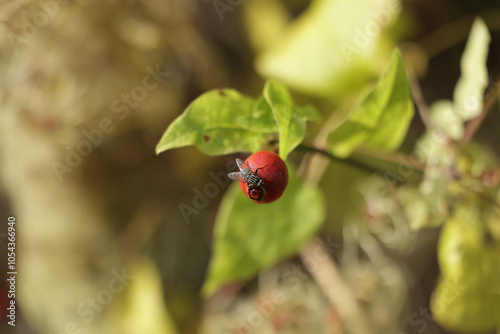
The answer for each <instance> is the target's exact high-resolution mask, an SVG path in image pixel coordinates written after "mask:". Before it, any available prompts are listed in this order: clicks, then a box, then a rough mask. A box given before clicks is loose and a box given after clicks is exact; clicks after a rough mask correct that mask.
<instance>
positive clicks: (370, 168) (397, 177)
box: [297, 144, 422, 183]
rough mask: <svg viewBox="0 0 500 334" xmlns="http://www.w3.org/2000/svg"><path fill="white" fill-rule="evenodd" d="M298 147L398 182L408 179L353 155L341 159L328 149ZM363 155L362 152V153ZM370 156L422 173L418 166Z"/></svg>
mask: <svg viewBox="0 0 500 334" xmlns="http://www.w3.org/2000/svg"><path fill="white" fill-rule="evenodd" d="M297 148H298V149H300V150H304V151H308V152H314V153H318V154H321V155H323V156H325V157H327V158H328V159H330V160H332V161H337V162H341V163H345V164H349V165H351V166H354V167H356V168H358V169H361V170H364V171H367V172H370V173H377V174H379V175H381V176H384V177H389V178H391V179H394V180H395V181H397V182H399V183H405V182H407V181H408V179H407V178H406V177H403V176H401V175H400V174H399V175H398V173H394V172H390V171H388V170H386V169H383V168H381V167H378V166H374V165H370V164H367V163H365V162H363V161H360V160H358V159H356V158H355V155H353V156H351V157H347V158H345V159H341V158H339V157H336V156H335V155H333V154H332V153H330V152H328V151H325V150H322V149H320V148H317V147H312V146H307V145H302V144H301V145H299V146H297ZM359 155H360V154H357V156H359ZM363 155H364V154H363ZM364 156H367V155H364ZM370 158H377V159H380V160H382V161H384V162H385V163H390V164H393V165H394V164H398V166H399V165H404V166H405V167H406V168H410V169H412V170H416V171H418V172H419V173H420V175H421V173H422V170H421V168H420V166H410V165H408V164H403V163H402V162H399V163H398V162H396V161H392V160H389V159H385V158H381V157H375V156H370Z"/></svg>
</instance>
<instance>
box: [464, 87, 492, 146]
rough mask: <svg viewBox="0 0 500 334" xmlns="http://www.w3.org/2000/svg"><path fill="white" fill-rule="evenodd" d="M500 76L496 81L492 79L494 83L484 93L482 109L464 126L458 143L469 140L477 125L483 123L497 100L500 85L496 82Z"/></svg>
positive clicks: (477, 127)
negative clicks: (486, 92)
mask: <svg viewBox="0 0 500 334" xmlns="http://www.w3.org/2000/svg"><path fill="white" fill-rule="evenodd" d="M499 79H500V78H497V81H494V84H493V85H492V87H491V88H490V90H489V91H488V94H487V95H486V97H485V99H484V104H483V110H482V111H481V113H480V114H479V116H477V117H476V118H474V119H472V120H471V121H470V122H469V123H467V125H466V126H465V130H464V136H463V138H462V140H461V141H460V144H462V145H465V144H467V143H468V142H469V140H471V138H472V137H473V136H474V134H475V133H476V132H477V130H479V127H480V126H481V124H482V123H483V121H484V119H485V118H486V116H487V115H488V113H489V111H490V110H491V108H492V107H493V105H494V103H495V102H496V101H497V100H498V96H499V94H500V89H499V88H500V85H499V84H497V82H498V80H499Z"/></svg>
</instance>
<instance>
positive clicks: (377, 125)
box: [328, 50, 414, 158]
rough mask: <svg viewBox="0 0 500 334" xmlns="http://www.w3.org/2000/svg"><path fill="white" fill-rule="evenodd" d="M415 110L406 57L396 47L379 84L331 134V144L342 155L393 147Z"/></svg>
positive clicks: (398, 142)
mask: <svg viewBox="0 0 500 334" xmlns="http://www.w3.org/2000/svg"><path fill="white" fill-rule="evenodd" d="M413 113H414V111H413V103H412V99H411V96H410V89H409V85H408V78H407V76H406V70H405V67H404V61H403V57H402V56H401V53H400V52H399V51H398V50H395V51H394V53H393V55H392V60H391V63H390V65H389V67H388V69H387V70H386V71H385V73H384V74H383V75H382V76H381V78H380V79H379V81H378V83H377V85H376V86H375V87H374V88H373V90H372V91H371V92H370V93H369V94H368V95H367V96H366V97H365V98H364V100H363V101H362V102H361V105H360V106H359V107H358V108H357V109H356V110H355V111H354V112H353V113H352V115H351V116H350V118H349V119H348V120H347V121H346V122H345V123H344V124H342V125H341V126H339V127H338V128H337V129H336V130H334V131H333V132H332V133H331V134H330V135H329V137H328V147H329V148H330V150H331V151H332V153H333V154H335V155H336V156H338V157H342V158H343V157H347V156H348V155H350V154H351V153H352V152H353V151H354V150H355V149H356V148H358V147H360V146H365V147H372V148H377V149H381V150H387V151H390V150H394V149H396V148H397V147H399V145H400V144H401V142H402V141H403V139H404V137H405V135H406V131H407V129H408V126H409V125H410V121H411V119H412V117H413Z"/></svg>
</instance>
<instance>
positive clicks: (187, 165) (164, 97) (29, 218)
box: [0, 0, 500, 334]
mask: <svg viewBox="0 0 500 334" xmlns="http://www.w3.org/2000/svg"><path fill="white" fill-rule="evenodd" d="M327 2H329V1H327V0H323V1H317V2H316V3H315V4H312V3H311V1H307V0H282V1H278V0H273V1H264V0H247V1H229V0H227V1H226V0H220V1H219V0H217V1H209V0H163V1H155V0H142V1H141V0H126V1H120V0H107V1H97V0H88V1H83V0H82V1H80V0H65V1H63V0H39V1H30V0H24V1H23V0H3V1H0V21H1V23H2V24H1V25H0V73H1V75H0V80H1V83H0V84H1V86H0V87H1V89H0V128H1V131H0V155H1V158H0V180H1V183H0V192H1V193H0V212H1V213H2V215H0V219H1V220H3V222H2V227H1V229H0V249H1V252H0V254H2V255H1V256H0V268H2V269H1V270H0V273H1V274H0V275H1V277H2V279H1V281H0V315H1V317H0V332H1V333H44V334H48V333H53V334H56V333H58V334H59V333H234V334H237V333H238V334H240V333H349V332H350V331H349V328H345V327H344V326H343V322H342V319H341V318H340V317H339V315H338V312H337V311H336V309H335V308H333V307H332V306H331V305H329V303H328V300H327V299H326V297H325V296H324V293H323V292H322V291H321V289H320V288H319V287H318V286H317V285H316V283H315V281H314V279H313V278H311V276H310V275H309V273H308V272H307V270H306V269H305V267H303V266H302V263H301V260H300V258H299V257H295V258H291V259H287V260H284V261H283V262H282V263H279V264H276V265H275V266H274V267H272V268H268V269H266V270H264V271H262V272H261V273H260V274H259V275H258V277H255V278H254V279H253V280H251V281H250V282H248V283H247V284H246V285H244V286H243V285H235V286H228V287H227V288H225V289H223V291H221V292H220V293H218V294H217V296H215V297H213V298H210V299H208V300H204V299H202V298H201V297H200V293H199V291H200V288H201V286H202V284H203V281H204V278H205V275H206V269H207V266H208V263H209V259H210V249H211V233H212V228H213V223H214V219H215V216H216V213H217V208H218V206H219V203H220V200H221V198H222V196H223V193H224V191H225V188H224V187H221V189H220V191H219V193H218V194H217V196H216V197H214V198H210V199H208V201H207V203H201V204H199V207H196V204H195V201H196V194H197V191H198V190H201V189H203V187H204V186H205V185H206V184H207V183H208V182H212V181H213V180H212V178H211V176H210V173H211V172H212V173H219V172H221V171H223V172H227V167H226V166H227V164H228V163H230V162H231V161H234V159H235V157H242V156H241V155H230V156H222V157H208V156H205V155H203V154H202V153H201V152H199V151H198V150H197V149H195V148H193V147H187V148H182V149H175V150H172V151H168V152H165V153H163V154H161V155H160V156H156V155H155V153H154V148H155V145H156V143H157V142H158V140H159V139H160V137H161V135H162V133H163V131H164V130H165V129H166V127H167V126H168V124H169V123H170V122H171V121H172V120H173V119H175V117H177V116H178V115H179V114H180V113H181V112H182V111H183V110H184V108H185V107H186V106H187V105H188V104H189V103H190V102H191V101H192V100H193V99H194V98H195V97H197V96H198V95H200V94H202V93H203V92H205V91H207V90H209V89H213V88H220V87H232V88H235V89H238V90H239V91H241V92H243V93H244V94H247V95H250V96H254V97H256V96H258V95H259V94H260V92H261V91H262V85H263V83H264V81H265V79H266V78H267V77H277V78H278V79H282V80H283V81H284V82H285V83H286V84H288V85H289V86H290V87H291V89H292V90H293V91H294V97H296V99H297V100H299V101H300V103H312V104H314V105H315V106H316V107H317V108H318V110H319V111H320V112H321V113H322V114H323V116H324V119H327V118H328V116H329V115H330V114H331V113H332V112H334V111H335V110H340V111H339V113H340V114H341V113H342V111H344V112H345V111H346V110H348V109H349V106H352V104H353V103H354V102H353V101H356V99H358V98H359V96H360V94H362V93H363V92H364V91H366V87H369V86H368V85H370V84H372V83H373V82H374V81H375V80H376V78H377V77H378V75H379V74H380V72H381V71H382V70H383V68H384V66H385V65H386V64H387V61H388V59H389V58H388V56H387V55H388V54H390V50H392V48H393V47H394V46H399V47H400V48H401V50H402V51H403V54H404V56H405V59H406V62H407V66H408V68H409V72H411V73H412V75H414V76H415V78H417V80H418V81H419V83H420V86H421V88H422V94H423V96H424V98H425V100H426V101H427V102H428V103H431V102H433V101H436V100H439V99H443V98H448V99H450V98H451V97H452V94H453V88H454V85H455V83H456V81H457V79H458V77H459V75H460V56H461V54H462V52H463V49H464V46H465V42H466V39H467V36H468V33H469V30H470V27H471V24H472V22H473V20H474V18H475V17H476V16H477V15H480V16H481V17H482V18H483V19H484V21H485V22H486V24H487V26H488V28H489V30H490V32H491V34H492V43H491V45H490V53H489V58H488V69H489V73H490V74H491V75H490V80H491V82H490V86H491V87H493V86H495V85H498V82H499V81H498V74H499V61H498V59H500V50H499V43H498V41H499V39H498V37H499V35H498V29H500V2H498V1H477V0H476V1H473V0H469V1H430V0H422V1H401V3H400V5H396V7H397V6H400V7H401V9H398V10H397V13H396V11H394V12H391V13H393V15H394V16H393V17H391V18H388V20H389V21H387V23H380V26H379V29H381V30H383V34H384V35H383V38H380V39H377V43H376V45H375V46H373V45H371V46H370V50H371V51H369V52H368V51H366V59H365V60H364V61H361V62H357V63H355V64H351V63H349V62H347V63H346V62H345V59H344V58H345V57H347V58H349V56H346V54H345V50H344V54H342V49H339V48H338V45H336V46H331V47H329V48H324V49H311V50H304V52H310V54H309V55H307V57H305V58H301V57H298V58H297V59H298V61H297V62H295V63H292V64H289V65H290V69H297V71H298V72H297V73H298V74H297V75H298V76H299V75H300V74H301V73H300V70H301V69H304V70H305V71H307V72H308V73H312V72H314V70H315V68H314V64H315V63H316V62H318V59H326V60H325V61H326V62H328V61H329V59H330V58H331V59H343V61H342V62H340V61H339V62H337V63H330V64H329V66H331V67H332V68H334V69H335V70H332V71H329V70H330V69H329V68H327V67H325V68H324V71H325V72H327V73H329V75H331V76H330V78H329V79H330V80H331V82H330V83H329V85H326V86H325V85H319V86H317V87H316V86H314V85H310V86H306V85H301V80H297V79H296V77H295V78H294V77H293V74H292V75H291V76H290V77H287V76H286V75H280V72H279V70H274V69H275V68H276V67H273V66H274V65H273V64H271V63H272V61H268V59H269V57H271V56H272V55H273V53H274V54H276V53H279V52H281V51H282V49H280V45H281V44H280V42H282V41H283V40H285V41H286V39H287V38H292V37H290V34H292V33H293V31H294V29H298V26H299V25H300V24H306V23H307V22H309V23H310V22H311V21H314V19H315V17H316V16H315V13H314V11H313V10H311V8H312V7H313V6H315V7H313V8H318V6H320V5H318V3H327ZM331 2H332V3H335V5H332V6H331V7H330V8H335V9H337V10H338V11H337V12H336V14H332V15H333V16H332V17H338V16H339V15H340V16H343V17H344V18H345V20H346V21H351V20H354V21H356V20H357V19H358V16H359V15H365V14H361V12H362V9H363V8H365V6H370V7H369V8H375V9H370V10H373V11H374V13H378V12H377V11H375V10H376V9H377V8H379V7H380V8H379V9H383V8H385V7H384V6H386V3H385V2H382V1H375V2H372V1H368V0H366V1H362V0H357V1H354V2H349V1H347V0H345V1H344V0H336V1H333V0H332V1H331ZM348 3H350V5H349V4H348ZM377 6H379V7H377ZM396 7H394V8H396ZM345 8H347V9H348V10H346V12H342V10H344V9H345ZM356 8H359V11H358V10H356ZM397 8H399V7H397ZM377 10H378V9H377ZM325 13H326V14H324V15H329V13H328V12H325ZM367 15H368V16H366V17H368V18H370V17H372V18H373V20H375V19H377V18H376V16H370V13H369V12H368V14H367ZM364 17H365V16H363V17H361V19H364ZM323 18H324V17H323ZM305 20H309V21H307V22H306V23H304V22H305ZM377 20H378V19H377ZM382 20H383V19H382ZM331 21H332V22H331V24H333V25H335V24H337V25H339V26H340V27H342V26H343V25H344V22H335V20H331ZM324 22H325V21H322V24H324ZM326 22H328V20H326ZM377 22H379V21H377ZM380 22H386V21H380ZM312 27H313V28H314V29H319V30H318V31H317V32H315V31H313V35H316V34H318V35H320V34H321V33H322V31H323V30H322V29H325V30H329V29H330V28H329V27H322V26H321V25H313V26H312ZM336 27H338V26H333V28H335V29H337V28H336ZM361 27H363V26H361ZM313 28H311V29H313ZM333 28H331V29H332V30H333V31H337V30H338V31H339V34H341V33H343V34H346V32H345V31H344V32H341V31H340V30H341V29H337V30H335V29H333ZM347 33H351V34H352V31H348V32H347ZM327 40H328V39H327ZM333 41H335V39H333ZM346 43H347V44H349V45H350V46H351V47H355V48H357V49H356V50H358V51H356V52H357V53H359V52H361V51H359V50H360V49H362V46H363V43H364V42H363V37H360V36H357V37H356V35H354V39H352V40H350V41H349V40H348V41H347V42H346ZM356 43H357V44H356ZM347 44H346V45H347ZM372 44H373V43H372ZM321 52H323V53H321ZM362 52H364V51H363V50H362ZM339 55H341V56H342V57H340V58H339ZM307 59H309V61H308V60H307ZM321 66H323V65H321ZM290 69H288V73H292V72H293V71H291V70H290ZM341 70H342V71H343V72H342V73H340V71H341ZM319 72H321V70H319ZM294 73H295V72H294ZM313 74H314V73H313ZM307 80H308V79H305V81H306V82H307ZM325 87H326V88H325ZM489 117H490V118H489V121H488V122H486V123H485V124H484V125H483V126H482V128H481V130H480V131H479V133H478V136H477V140H478V141H479V142H480V143H481V144H482V145H485V146H487V147H489V148H490V149H491V150H492V151H493V152H495V153H497V154H498V153H500V152H499V150H500V147H499V146H498V145H496V140H497V136H496V135H497V132H498V131H496V124H498V122H500V119H499V114H498V110H497V107H496V106H495V107H494V110H493V111H492V112H491V113H490V116H489ZM424 130H425V129H424V125H423V122H422V121H421V119H420V118H419V117H418V116H416V117H415V119H414V120H413V123H412V126H411V128H410V132H409V133H408V137H407V140H406V141H405V144H404V146H403V148H402V149H403V150H404V151H406V152H410V151H411V150H412V149H413V146H414V144H415V141H416V140H417V139H418V138H419V136H420V135H422V133H423V132H424ZM318 131H319V125H310V135H308V136H309V137H308V138H307V139H306V140H308V141H309V142H311V141H313V139H314V136H315V135H316V134H317V132H318ZM303 155H304V152H294V153H293V154H292V155H291V158H290V161H289V162H288V163H290V164H295V165H297V166H298V165H299V164H300V161H301V159H302V157H303ZM367 178H368V179H367ZM370 178H371V176H370V174H369V173H366V172H363V171H360V170H358V169H355V168H353V167H352V166H349V165H345V164H341V163H332V164H329V165H328V167H327V168H326V170H325V171H324V174H321V180H320V181H319V184H320V186H321V187H322V188H323V189H324V191H325V193H326V195H327V198H328V208H329V209H328V217H327V220H326V221H325V223H324V226H323V228H322V229H321V231H320V232H319V237H320V239H321V240H322V242H323V243H324V244H325V247H326V249H328V250H329V253H331V254H332V257H333V258H334V259H335V260H336V261H337V263H338V264H339V268H340V270H341V271H342V274H343V275H344V277H345V280H346V282H347V283H348V286H349V288H350V289H351V291H352V293H353V294H354V296H355V297H356V298H357V299H358V300H360V301H361V302H362V305H363V306H364V307H365V308H366V310H367V312H368V314H369V316H370V318H371V319H372V323H373V324H375V325H374V327H373V333H429V334H430V333H449V332H446V331H445V330H444V329H442V328H440V327H439V325H438V324H436V323H435V321H434V320H433V318H432V316H431V314H430V311H429V301H430V298H431V293H432V290H433V288H434V286H435V284H436V280H437V279H438V276H439V268H438V265H437V260H436V243H437V237H438V230H437V229H427V230H422V231H419V232H415V231H413V230H411V229H410V227H409V226H408V224H406V223H405V222H404V221H405V220H404V219H403V218H401V219H399V220H398V219H397V218H394V217H397V214H398V213H397V212H391V214H390V215H389V214H388V213H387V212H385V211H384V210H386V209H387V208H388V207H390V203H389V204H388V203H381V201H382V200H383V196H382V195H381V192H383V191H390V189H387V187H386V186H383V185H381V184H379V183H378V182H379V179H376V178H374V179H373V182H372V181H367V180H370ZM361 181H363V182H361ZM382 188H383V189H382ZM182 203H184V204H186V205H189V206H192V207H195V208H196V210H195V212H194V213H193V214H192V215H190V216H189V217H187V218H186V216H185V215H184V216H183V215H182V214H181V211H180V210H179V205H180V204H182ZM401 214H402V213H401ZM9 216H14V217H15V218H16V232H17V245H16V264H17V272H18V275H17V281H16V303H17V304H16V305H17V306H18V308H17V314H16V315H17V317H16V326H15V327H12V326H9V325H8V324H7V321H8V320H9V319H8V318H6V315H5V312H6V307H7V303H8V302H9V300H8V298H7V291H8V289H9V288H8V285H7V281H6V278H7V274H6V273H7V271H8V270H7V255H6V254H7V239H6V237H7V235H6V233H7V218H8V217H9ZM387 216H390V217H391V219H390V223H387V219H386V218H387ZM360 236H364V237H360ZM361 240H362V241H363V242H361ZM367 254H368V255H367ZM275 289H278V290H279V291H282V292H283V293H284V294H285V295H286V302H285V303H282V304H280V305H279V306H277V307H272V308H269V307H268V308H266V300H267V301H268V300H269V298H270V296H269V294H270V291H275Z"/></svg>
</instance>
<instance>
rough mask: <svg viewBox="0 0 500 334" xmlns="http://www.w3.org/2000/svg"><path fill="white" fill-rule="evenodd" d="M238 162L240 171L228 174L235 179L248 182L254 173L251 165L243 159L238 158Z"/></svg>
mask: <svg viewBox="0 0 500 334" xmlns="http://www.w3.org/2000/svg"><path fill="white" fill-rule="evenodd" d="M236 164H237V165H238V168H239V169H240V171H239V172H233V173H229V174H227V176H228V177H229V178H230V179H231V180H234V181H239V182H248V178H249V177H250V175H252V174H253V172H252V170H251V169H250V167H249V166H248V165H247V164H246V163H245V162H244V161H243V160H241V159H238V158H236Z"/></svg>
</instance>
